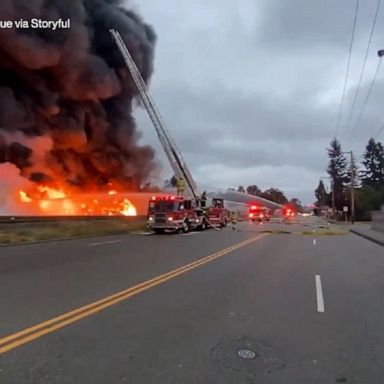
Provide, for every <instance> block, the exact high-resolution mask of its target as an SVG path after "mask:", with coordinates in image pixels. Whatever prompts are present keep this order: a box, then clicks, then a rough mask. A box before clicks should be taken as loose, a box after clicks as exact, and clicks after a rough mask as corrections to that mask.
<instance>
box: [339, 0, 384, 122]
mask: <svg viewBox="0 0 384 384" xmlns="http://www.w3.org/2000/svg"><path fill="white" fill-rule="evenodd" d="M381 1H382V0H378V2H377V7H376V11H375V15H374V17H373V22H372V28H371V34H370V36H369V39H368V45H367V50H366V51H365V57H364V62H363V66H362V67H361V72H360V77H359V83H358V85H357V87H356V91H355V96H354V98H353V102H352V106H351V110H350V112H349V117H348V123H347V125H346V128H348V127H349V124H350V123H351V120H352V115H353V111H354V109H355V105H356V101H357V97H358V95H359V92H360V86H361V83H362V81H363V77H364V72H365V67H366V65H367V60H368V55H369V50H370V48H371V43H372V37H373V34H374V32H375V27H376V22H377V17H378V15H379V11H380V6H381Z"/></svg>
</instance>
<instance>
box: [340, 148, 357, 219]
mask: <svg viewBox="0 0 384 384" xmlns="http://www.w3.org/2000/svg"><path fill="white" fill-rule="evenodd" d="M342 153H344V154H349V155H350V156H351V160H350V161H351V169H350V172H351V187H350V194H351V223H352V224H355V167H354V165H355V162H354V158H353V151H348V152H342Z"/></svg>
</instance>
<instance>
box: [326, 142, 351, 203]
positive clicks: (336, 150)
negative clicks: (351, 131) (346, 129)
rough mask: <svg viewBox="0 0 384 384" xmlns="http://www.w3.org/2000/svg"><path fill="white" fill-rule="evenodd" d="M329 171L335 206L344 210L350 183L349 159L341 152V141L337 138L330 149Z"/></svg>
mask: <svg viewBox="0 0 384 384" xmlns="http://www.w3.org/2000/svg"><path fill="white" fill-rule="evenodd" d="M328 157H329V163H328V169H327V172H328V174H329V176H330V177H331V180H332V182H333V189H334V193H335V206H336V209H337V210H342V208H343V206H344V205H345V195H344V192H345V189H346V186H347V183H348V171H347V159H346V158H345V156H344V154H343V153H342V150H341V145H340V143H339V141H338V140H337V139H336V138H335V139H333V140H332V141H331V143H330V147H329V148H328Z"/></svg>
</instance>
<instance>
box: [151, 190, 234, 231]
mask: <svg viewBox="0 0 384 384" xmlns="http://www.w3.org/2000/svg"><path fill="white" fill-rule="evenodd" d="M213 200H214V201H213V204H212V206H210V207H208V208H206V209H204V208H202V207H201V206H199V205H198V204H197V203H196V202H195V201H194V199H192V198H188V197H184V196H158V197H155V196H154V197H152V199H151V200H150V202H149V206H148V228H149V229H151V230H153V231H154V232H155V233H164V232H165V231H172V232H182V233H188V232H189V231H191V230H194V229H198V230H204V229H207V228H208V227H210V226H219V227H221V228H222V227H225V226H226V225H227V218H226V215H225V209H224V202H223V200H222V199H213Z"/></svg>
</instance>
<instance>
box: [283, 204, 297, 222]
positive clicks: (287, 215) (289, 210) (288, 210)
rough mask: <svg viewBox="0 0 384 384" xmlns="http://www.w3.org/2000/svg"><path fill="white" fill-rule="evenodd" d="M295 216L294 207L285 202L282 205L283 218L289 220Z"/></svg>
mask: <svg viewBox="0 0 384 384" xmlns="http://www.w3.org/2000/svg"><path fill="white" fill-rule="evenodd" d="M295 216H296V208H295V207H294V206H293V205H291V204H285V205H284V206H283V218H284V219H285V220H291V219H293V218H294V217H295Z"/></svg>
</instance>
